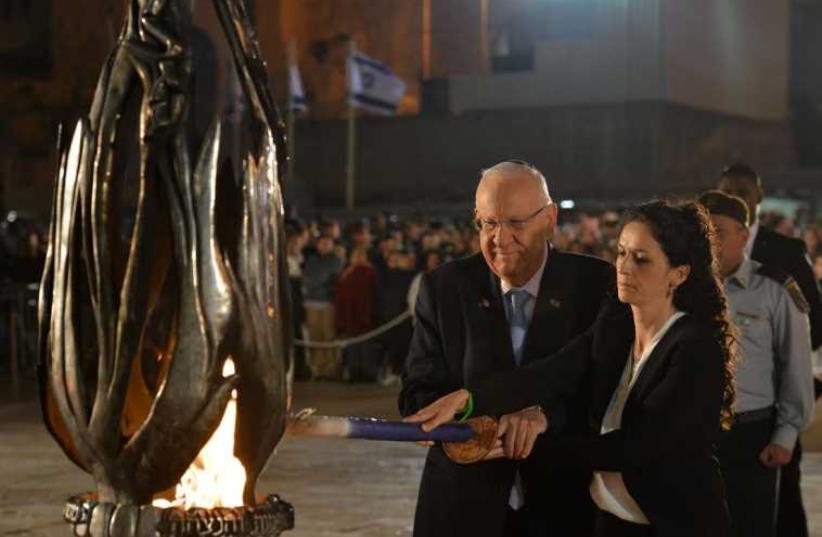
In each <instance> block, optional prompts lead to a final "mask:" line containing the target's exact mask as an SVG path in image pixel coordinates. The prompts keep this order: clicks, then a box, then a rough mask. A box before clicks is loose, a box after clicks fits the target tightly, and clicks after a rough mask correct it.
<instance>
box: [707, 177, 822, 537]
mask: <svg viewBox="0 0 822 537" xmlns="http://www.w3.org/2000/svg"><path fill="white" fill-rule="evenodd" d="M718 187H719V189H720V190H722V191H723V192H725V193H726V194H731V195H733V196H739V197H740V198H742V199H743V200H744V201H745V204H746V205H747V206H748V216H749V221H748V228H749V229H750V237H749V238H748V244H747V245H746V246H745V253H747V254H748V255H749V256H750V257H751V259H753V260H754V261H759V262H760V263H762V264H764V265H766V266H769V267H771V268H778V269H780V270H782V271H783V272H786V273H788V274H790V275H791V276H793V278H794V280H796V283H797V284H798V285H799V288H800V289H801V290H802V295H803V296H804V297H805V300H807V302H808V304H809V305H810V312H809V313H808V317H809V318H810V321H811V348H813V349H815V350H818V349H822V289H820V287H819V285H818V284H817V282H816V278H815V277H814V275H813V269H812V268H811V264H810V262H809V261H810V260H809V259H808V253H807V251H806V250H805V243H803V242H802V241H801V240H799V239H795V238H793V237H787V236H785V235H782V234H780V233H777V232H775V231H773V230H770V229H768V228H766V227H764V226H761V225H760V224H759V221H758V218H757V213H758V212H759V211H758V209H759V205H760V203H761V202H762V198H763V196H764V192H763V189H762V179H761V178H760V177H759V175H758V174H757V173H756V171H755V170H754V169H753V168H751V167H750V166H748V165H747V164H744V163H741V162H738V163H735V164H731V165H730V166H728V167H726V168H725V169H723V170H722V174H721V176H720V178H719V183H718ZM815 389H816V397H817V398H819V396H820V395H821V394H822V381H819V380H817V381H816V382H815ZM801 461H802V445H801V443H800V442H797V443H796V447H795V448H794V450H793V457H792V458H791V462H790V463H788V464H787V465H785V466H784V467H782V468H781V470H780V486H779V507H778V509H777V510H778V515H777V517H776V518H777V520H776V535H777V537H808V521H807V516H806V515H805V508H804V506H803V505H802V489H801V486H800V483H799V482H800V480H801V475H800V463H801Z"/></svg>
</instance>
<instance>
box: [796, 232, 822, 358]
mask: <svg viewBox="0 0 822 537" xmlns="http://www.w3.org/2000/svg"><path fill="white" fill-rule="evenodd" d="M790 259H795V260H796V261H795V263H794V264H795V267H793V268H792V270H791V274H792V275H793V277H794V279H796V283H798V284H799V288H800V289H802V294H803V295H805V300H807V301H808V305H809V306H810V311H809V312H808V317H809V318H810V322H811V348H812V349H814V350H815V349H818V348H819V346H820V345H822V297H820V290H819V284H818V282H817V281H816V277H815V276H814V273H813V267H811V265H810V263H809V262H808V255H807V253H806V252H805V250H804V248H802V250H801V252H797V255H792V256H790Z"/></svg>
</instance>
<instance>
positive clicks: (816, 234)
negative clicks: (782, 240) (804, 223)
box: [802, 224, 822, 259]
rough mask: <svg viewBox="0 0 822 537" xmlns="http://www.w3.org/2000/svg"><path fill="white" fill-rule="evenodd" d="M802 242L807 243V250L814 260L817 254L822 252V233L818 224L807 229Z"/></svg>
mask: <svg viewBox="0 0 822 537" xmlns="http://www.w3.org/2000/svg"><path fill="white" fill-rule="evenodd" d="M802 240H803V241H805V248H806V249H807V250H808V255H809V256H811V258H812V259H813V257H814V256H815V255H816V254H817V253H820V252H822V232H820V230H819V227H817V225H816V224H811V225H809V226H808V227H807V228H806V229H805V231H804V232H803V233H802Z"/></svg>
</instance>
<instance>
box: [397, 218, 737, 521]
mask: <svg viewBox="0 0 822 537" xmlns="http://www.w3.org/2000/svg"><path fill="white" fill-rule="evenodd" d="M626 222H627V223H626V224H625V225H624V227H623V228H622V231H621V232H620V235H619V249H618V255H617V296H618V300H616V299H614V300H611V301H610V302H608V303H607V304H606V305H605V306H604V307H603V309H602V310H601V311H600V314H599V316H598V317H597V320H596V322H595V324H594V326H592V327H591V328H590V329H589V330H588V331H586V332H585V334H583V335H582V336H580V337H578V338H577V339H575V340H574V341H573V342H571V343H570V344H569V345H567V346H566V347H565V348H563V349H562V350H561V351H559V352H558V353H556V354H554V355H552V356H550V357H548V358H547V359H544V360H537V361H535V362H533V363H531V364H528V365H527V366H525V367H522V368H519V369H516V370H511V371H506V372H503V373H499V374H494V375H489V376H486V377H485V378H482V379H478V380H477V381H476V382H474V383H471V384H469V385H468V386H467V389H462V390H458V391H455V392H453V393H451V394H449V395H447V396H445V397H443V398H441V399H439V400H438V401H436V402H435V403H433V404H431V405H430V406H429V407H427V408H425V409H423V410H422V411H420V412H418V413H417V414H415V415H414V416H412V417H411V418H409V419H408V420H407V421H411V422H421V423H423V425H422V427H423V429H425V430H430V429H432V428H434V427H436V426H438V425H439V424H441V423H444V422H446V421H449V420H451V419H453V418H454V416H455V415H457V414H458V413H460V412H463V413H464V412H465V411H466V410H467V409H471V408H473V409H474V413H475V414H490V415H501V414H502V415H503V417H502V418H501V420H500V434H501V436H502V440H503V446H501V447H498V448H496V449H495V450H494V451H493V452H492V454H491V457H494V456H502V455H505V456H506V457H508V458H513V459H515V460H521V459H523V458H526V457H527V458H529V459H531V458H534V457H536V460H538V461H545V460H558V461H562V462H563V463H564V464H568V465H571V464H585V465H588V466H590V467H591V468H592V469H593V470H594V478H593V479H592V480H591V485H590V492H591V496H592V498H594V501H595V503H596V504H597V507H598V511H597V515H596V525H595V532H594V534H595V535H596V536H597V537H605V536H607V537H620V536H666V537H680V536H681V537H686V536H687V537H713V536H726V535H728V531H729V518H728V512H727V503H726V500H725V495H724V487H723V483H722V477H721V474H720V471H719V465H718V462H717V460H716V458H715V456H714V446H715V444H716V442H717V441H718V439H719V434H720V431H721V429H722V427H723V426H724V427H729V426H730V422H731V419H732V417H731V408H732V405H733V399H734V387H733V372H732V371H733V361H734V357H735V354H736V352H735V349H734V347H733V335H732V332H733V329H732V328H731V325H730V323H729V321H728V316H727V308H726V304H725V296H724V293H723V291H722V287H721V283H720V282H719V280H718V277H717V276H718V275H717V272H716V269H715V265H714V263H713V259H714V255H713V252H714V245H713V243H712V242H713V239H712V236H713V231H712V227H711V225H710V221H709V220H708V217H707V214H706V213H705V210H704V208H702V206H700V205H698V204H695V203H689V204H685V205H682V206H671V205H668V204H666V203H665V202H654V203H650V204H646V205H642V206H640V207H638V208H637V209H634V210H633V211H632V212H631V213H629V214H628V216H627V219H626ZM626 304H627V306H626ZM628 306H630V307H628ZM586 379H587V380H588V382H586ZM580 390H585V391H586V394H587V397H588V399H589V401H590V413H589V423H590V429H589V431H588V434H585V435H571V434H560V435H557V436H555V437H554V438H545V439H544V440H542V441H541V442H536V440H537V438H540V437H542V436H543V435H544V434H545V431H546V430H547V427H548V423H549V421H550V420H551V417H552V412H551V410H550V408H551V405H552V401H554V399H555V398H556V397H557V396H559V395H568V394H571V393H575V392H578V391H580ZM531 405H538V406H533V407H532V406H531ZM545 407H548V409H549V410H548V412H547V416H546V413H545V412H544V411H543V409H544V408H545ZM517 409H525V410H522V411H517V412H514V411H516V410H517ZM506 413H511V414H506ZM532 450H533V452H532Z"/></svg>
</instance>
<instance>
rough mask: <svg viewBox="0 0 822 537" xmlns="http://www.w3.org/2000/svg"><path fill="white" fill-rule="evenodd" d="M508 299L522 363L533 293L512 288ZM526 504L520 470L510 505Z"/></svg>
mask: <svg viewBox="0 0 822 537" xmlns="http://www.w3.org/2000/svg"><path fill="white" fill-rule="evenodd" d="M505 299H506V300H507V301H508V325H509V326H510V328H511V347H512V350H513V351H514V362H515V363H516V364H517V365H520V364H521V363H522V351H523V347H524V346H525V334H526V333H528V316H527V315H526V314H525V305H526V304H527V303H528V301H529V300H531V294H530V293H529V292H528V291H526V290H525V289H511V290H510V291H508V292H507V293H505ZM524 504H525V493H524V490H523V487H522V476H520V473H519V470H517V473H516V474H515V475H514V486H513V487H512V488H511V495H510V496H509V497H508V505H509V506H510V507H511V509H513V510H514V511H517V510H519V509H520V508H521V507H522V506H523V505H524Z"/></svg>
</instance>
